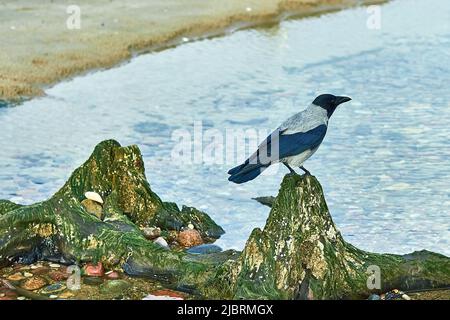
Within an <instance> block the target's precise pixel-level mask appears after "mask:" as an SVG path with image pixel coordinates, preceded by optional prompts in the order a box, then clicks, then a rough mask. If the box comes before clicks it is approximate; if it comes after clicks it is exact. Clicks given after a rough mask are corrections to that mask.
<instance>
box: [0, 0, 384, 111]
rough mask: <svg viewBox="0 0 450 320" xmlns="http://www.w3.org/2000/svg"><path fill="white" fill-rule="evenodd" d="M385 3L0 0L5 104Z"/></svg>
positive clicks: (0, 96)
mask: <svg viewBox="0 0 450 320" xmlns="http://www.w3.org/2000/svg"><path fill="white" fill-rule="evenodd" d="M379 2H384V1H380V0H227V1H223V0H209V1H204V0H184V1H180V0H153V1H147V0H131V1H126V2H125V1H117V0H95V1H92V0H78V1H76V4H77V5H78V6H79V8H80V10H81V20H80V22H81V23H80V29H69V28H68V27H67V24H66V22H67V19H68V18H69V16H70V15H69V14H68V13H67V12H66V10H67V7H68V6H69V5H71V4H73V1H65V0H45V1H44V0H42V1H39V3H36V1H34V0H18V1H6V3H5V2H2V3H0V42H1V50H0V104H1V100H4V101H9V102H17V101H20V100H21V99H27V98H31V97H35V96H39V95H43V94H44V90H45V88H46V87H47V86H50V85H52V84H54V83H56V82H58V81H61V80H63V79H67V78H70V77H72V76H75V75H79V74H82V73H84V72H87V71H89V70H95V69H99V68H109V67H112V66H114V65H117V64H118V63H120V62H123V61H127V60H129V59H130V58H132V57H133V56H134V55H136V54H138V53H141V52H145V51H151V50H157V49H161V48H165V47H168V46H173V45H177V44H179V43H182V42H184V41H187V40H188V39H189V40H188V41H191V40H195V39H196V38H202V37H208V36H215V35H220V34H225V33H227V32H231V31H233V30H236V29H240V28H245V27H251V26H255V25H261V24H265V23H274V22H277V21H279V20H281V19H284V18H286V17H289V16H309V15H314V14H318V13H322V12H328V11H335V10H340V9H343V8H346V7H350V6H354V5H360V4H370V3H379Z"/></svg>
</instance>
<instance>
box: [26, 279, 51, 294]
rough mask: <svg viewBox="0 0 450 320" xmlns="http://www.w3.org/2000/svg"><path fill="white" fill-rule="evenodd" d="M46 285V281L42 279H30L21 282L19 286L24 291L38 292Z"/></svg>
mask: <svg viewBox="0 0 450 320" xmlns="http://www.w3.org/2000/svg"><path fill="white" fill-rule="evenodd" d="M45 285H47V281H46V280H45V279H44V278H42V277H32V278H29V279H26V280H25V281H23V283H22V284H21V285H20V286H21V287H22V288H23V289H26V290H31V291H33V290H38V289H40V288H42V287H44V286H45Z"/></svg>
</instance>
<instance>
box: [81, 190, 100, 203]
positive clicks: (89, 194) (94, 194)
mask: <svg viewBox="0 0 450 320" xmlns="http://www.w3.org/2000/svg"><path fill="white" fill-rule="evenodd" d="M84 196H85V197H86V198H88V199H89V200H92V201H95V202H98V203H101V204H103V199H102V197H101V196H100V195H99V194H98V193H97V192H94V191H88V192H86V193H85V194H84Z"/></svg>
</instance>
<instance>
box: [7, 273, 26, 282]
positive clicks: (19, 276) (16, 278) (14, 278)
mask: <svg viewBox="0 0 450 320" xmlns="http://www.w3.org/2000/svg"><path fill="white" fill-rule="evenodd" d="M6 279H8V280H10V281H20V280H23V279H24V276H23V275H22V274H21V273H20V272H17V273H14V274H12V275H10V276H8V277H7V278H6Z"/></svg>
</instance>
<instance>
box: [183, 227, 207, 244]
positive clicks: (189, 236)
mask: <svg viewBox="0 0 450 320" xmlns="http://www.w3.org/2000/svg"><path fill="white" fill-rule="evenodd" d="M178 243H179V244H180V245H181V246H183V247H186V248H190V247H194V246H198V245H201V244H203V239H202V237H201V235H200V232H198V231H197V230H195V229H193V230H191V229H189V230H183V231H180V233H179V234H178Z"/></svg>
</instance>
